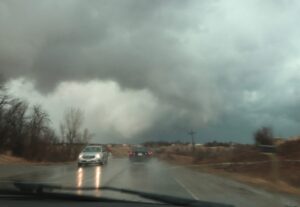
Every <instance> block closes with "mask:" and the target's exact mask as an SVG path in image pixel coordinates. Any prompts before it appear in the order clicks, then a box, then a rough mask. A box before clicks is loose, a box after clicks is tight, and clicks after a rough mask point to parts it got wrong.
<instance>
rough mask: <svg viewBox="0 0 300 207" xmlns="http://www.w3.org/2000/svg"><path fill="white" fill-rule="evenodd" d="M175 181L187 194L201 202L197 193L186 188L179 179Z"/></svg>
mask: <svg viewBox="0 0 300 207" xmlns="http://www.w3.org/2000/svg"><path fill="white" fill-rule="evenodd" d="M174 180H175V181H176V182H177V183H178V184H179V185H180V186H181V187H182V188H183V189H184V190H186V192H188V193H189V194H190V195H191V196H192V197H193V198H194V199H195V200H197V201H198V200H199V198H198V197H197V196H196V195H195V193H193V192H192V191H191V190H190V189H189V188H188V187H186V185H184V184H183V183H182V182H181V181H180V180H179V179H177V178H176V177H174Z"/></svg>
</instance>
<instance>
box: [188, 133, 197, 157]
mask: <svg viewBox="0 0 300 207" xmlns="http://www.w3.org/2000/svg"><path fill="white" fill-rule="evenodd" d="M188 134H189V135H190V136H191V138H192V152H193V153H194V152H195V140H194V135H195V134H196V132H194V131H193V130H191V131H189V132H188Z"/></svg>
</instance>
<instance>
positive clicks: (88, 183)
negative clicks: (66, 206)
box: [76, 166, 102, 195]
mask: <svg viewBox="0 0 300 207" xmlns="http://www.w3.org/2000/svg"><path fill="white" fill-rule="evenodd" d="M101 172H102V168H101V166H96V167H93V168H82V167H80V168H78V169H77V176H76V187H77V188H78V190H77V193H78V194H82V190H80V188H82V187H83V186H85V187H95V188H99V187H100V186H101ZM92 174H94V176H93V175H92ZM95 193H96V195H100V190H95Z"/></svg>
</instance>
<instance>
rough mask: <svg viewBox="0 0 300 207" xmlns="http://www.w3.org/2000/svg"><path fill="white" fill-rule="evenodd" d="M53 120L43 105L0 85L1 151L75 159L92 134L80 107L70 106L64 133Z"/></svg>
mask: <svg viewBox="0 0 300 207" xmlns="http://www.w3.org/2000/svg"><path fill="white" fill-rule="evenodd" d="M51 124H52V123H51V120H50V117H49V114H48V113H47V112H46V111H45V110H44V109H43V108H42V106H41V105H33V106H31V105H29V104H28V103H27V102H25V101H24V100H21V99H19V98H15V97H12V96H10V95H8V94H7V92H6V90H5V88H4V86H3V84H2V85H0V153H10V154H12V155H15V156H20V157H24V158H26V159H29V160H36V161H66V160H73V159H76V157H77V155H78V153H79V151H80V150H81V148H82V147H83V146H84V145H85V144H86V143H87V142H88V141H89V140H90V139H91V138H92V134H91V133H90V132H89V130H88V129H83V113H82V111H81V110H80V109H76V108H70V109H68V110H66V112H65V114H64V116H63V118H62V122H61V123H60V133H58V132H56V131H55V130H54V129H53V127H52V126H51Z"/></svg>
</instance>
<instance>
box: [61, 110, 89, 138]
mask: <svg viewBox="0 0 300 207" xmlns="http://www.w3.org/2000/svg"><path fill="white" fill-rule="evenodd" d="M82 124H83V113H82V111H81V110H80V109H75V108H70V109H69V110H67V111H66V113H65V116H64V120H63V123H61V125H60V131H61V133H62V137H63V140H65V141H66V142H67V143H68V144H74V143H76V142H80V141H81V137H82V134H81V127H82Z"/></svg>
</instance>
